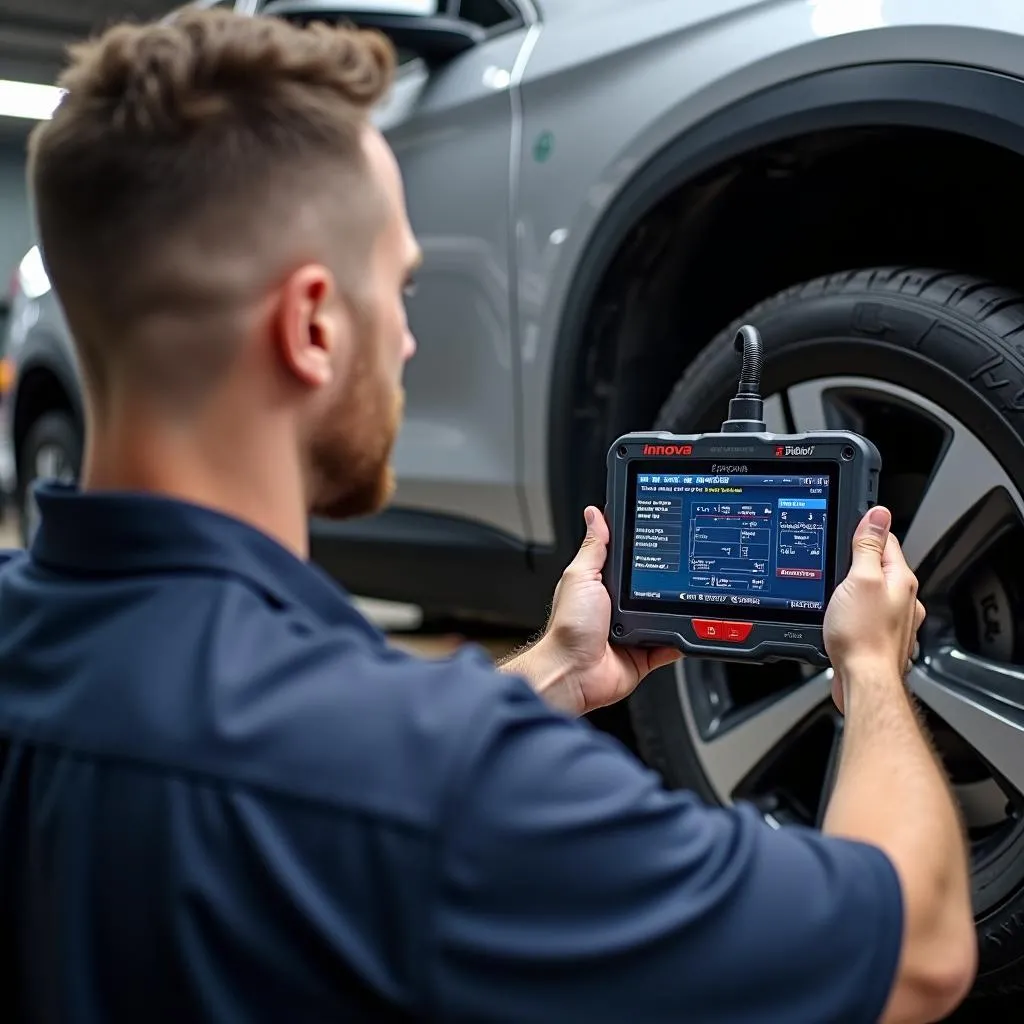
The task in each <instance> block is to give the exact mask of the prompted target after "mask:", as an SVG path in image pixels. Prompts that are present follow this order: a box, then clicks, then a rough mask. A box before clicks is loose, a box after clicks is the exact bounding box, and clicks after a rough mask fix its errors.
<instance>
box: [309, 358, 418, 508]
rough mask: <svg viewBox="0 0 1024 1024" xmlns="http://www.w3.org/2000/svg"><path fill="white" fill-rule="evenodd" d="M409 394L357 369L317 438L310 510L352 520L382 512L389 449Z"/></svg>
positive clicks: (389, 479) (389, 483)
mask: <svg viewBox="0 0 1024 1024" xmlns="http://www.w3.org/2000/svg"><path fill="white" fill-rule="evenodd" d="M404 406H405V393H404V391H403V390H402V389H401V388H397V389H394V388H390V387H384V386H382V385H381V384H380V383H379V382H378V380H377V379H375V378H374V377H373V376H372V374H370V373H355V374H353V375H352V377H351V378H350V379H349V381H348V384H347V387H346V388H345V389H344V391H343V393H342V394H341V395H340V396H339V398H338V400H337V401H336V402H334V403H332V406H331V409H330V410H328V413H327V415H326V416H325V417H324V419H323V421H322V422H321V424H320V426H319V429H318V430H317V432H316V436H315V437H314V438H313V443H312V448H311V452H310V457H311V468H312V473H311V480H310V485H311V486H310V512H311V513H312V514H313V515H315V516H322V517H324V518H326V519H350V518H354V517H356V516H366V515H371V514H372V513H374V512H379V511H380V510H381V509H382V508H384V507H385V506H386V505H387V504H388V502H389V501H390V500H391V496H392V495H393V493H394V490H395V473H394V469H393V468H392V466H391V452H392V449H393V448H394V445H395V440H396V438H397V437H398V431H399V429H400V427H401V424H402V413H403V410H404Z"/></svg>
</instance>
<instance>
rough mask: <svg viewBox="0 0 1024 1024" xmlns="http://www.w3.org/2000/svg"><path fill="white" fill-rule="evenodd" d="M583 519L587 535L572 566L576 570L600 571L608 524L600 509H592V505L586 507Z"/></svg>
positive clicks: (602, 563) (605, 550) (605, 552)
mask: <svg viewBox="0 0 1024 1024" xmlns="http://www.w3.org/2000/svg"><path fill="white" fill-rule="evenodd" d="M583 518H584V520H585V521H586V524H587V533H586V536H585V537H584V538H583V543H582V544H581V545H580V549H579V551H577V552H576V557H575V558H574V559H573V564H574V565H575V566H576V567H577V568H583V569H600V568H602V567H603V566H604V560H605V557H606V555H607V544H608V523H607V522H606V521H605V518H604V516H603V515H602V514H601V511H600V509H597V508H594V506H593V505H590V506H588V507H587V509H586V511H585V512H584V513H583Z"/></svg>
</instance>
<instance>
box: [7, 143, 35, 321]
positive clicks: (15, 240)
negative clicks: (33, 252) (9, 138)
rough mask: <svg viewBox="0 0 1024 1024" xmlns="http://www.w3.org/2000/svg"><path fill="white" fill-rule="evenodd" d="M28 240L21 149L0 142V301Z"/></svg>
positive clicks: (29, 230)
mask: <svg viewBox="0 0 1024 1024" xmlns="http://www.w3.org/2000/svg"><path fill="white" fill-rule="evenodd" d="M31 244H32V230H31V219H30V217H29V209H28V195H27V191H26V188H25V149H24V146H22V145H13V144H3V145H0V301H3V299H4V298H5V297H6V295H7V284H8V282H9V281H10V279H11V273H12V272H13V270H14V268H15V267H16V266H17V265H18V263H19V262H20V260H21V258H22V256H24V255H25V250H26V249H28V247H29V246H30V245H31Z"/></svg>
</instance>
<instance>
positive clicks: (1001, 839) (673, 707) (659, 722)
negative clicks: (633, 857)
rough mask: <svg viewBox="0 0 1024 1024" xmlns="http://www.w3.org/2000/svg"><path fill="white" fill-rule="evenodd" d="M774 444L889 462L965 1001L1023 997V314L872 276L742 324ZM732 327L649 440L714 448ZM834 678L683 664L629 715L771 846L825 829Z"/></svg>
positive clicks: (672, 776)
mask: <svg viewBox="0 0 1024 1024" xmlns="http://www.w3.org/2000/svg"><path fill="white" fill-rule="evenodd" d="M742 322H749V323H752V324H754V325H756V326H757V327H758V328H759V329H760V330H761V332H762V335H763V338H764V344H765V365H764V373H763V393H764V395H765V397H766V398H767V401H766V418H767V420H768V426H769V429H770V430H772V431H778V432H793V431H804V430H816V429H821V428H824V427H829V428H847V429H851V430H855V431H857V432H860V433H862V434H864V435H866V436H867V437H869V438H871V440H873V441H874V442H875V444H876V445H878V447H879V449H880V451H881V453H882V459H883V469H882V478H881V481H880V493H879V501H880V503H882V504H885V505H887V506H889V507H890V508H891V509H892V511H893V516H894V529H895V532H896V533H897V535H898V536H899V537H900V539H901V541H902V542H903V546H904V551H905V553H906V555H907V558H908V560H909V561H910V563H911V565H912V566H913V568H914V569H915V571H916V572H917V573H918V577H919V580H920V592H921V596H922V599H923V600H924V602H925V604H926V606H927V608H928V620H927V623H926V628H925V630H923V631H922V636H921V656H920V658H919V660H918V661H917V663H916V664H915V665H914V667H913V670H912V672H911V676H910V683H911V685H912V687H913V690H914V692H915V693H916V695H917V698H918V700H919V702H920V704H921V706H922V708H923V710H924V713H925V715H926V718H927V721H928V725H929V727H930V729H931V731H932V734H933V736H934V738H935V742H936V745H937V747H938V749H939V752H940V753H941V756H942V758H943V761H944V763H945V765H946V768H947V770H948V772H949V774H950V777H951V779H952V782H953V785H954V787H955V790H956V794H957V796H958V798H959V801H960V804H961V806H962V809H963V814H964V819H965V822H966V826H967V829H968V832H969V837H970V844H971V865H972V875H973V899H974V908H975V913H976V919H977V923H978V935H979V944H980V972H979V982H978V987H977V992H979V993H982V992H997V991H998V992H1005V991H1011V990H1014V989H1021V988H1024V495H1022V491H1024V295H1022V294H1020V293H1018V292H1014V291H1010V290H1008V289H1005V288H1001V287H998V286H995V285H992V284H989V283H986V282H983V281H980V280H976V279H975V278H972V277H967V276H964V275H962V274H953V273H948V272H941V271H931V270H921V269H917V270H914V269H905V268H903V269H891V268H890V269H875V270H863V271H854V272H849V273H843V274H837V275H833V276H830V277H826V278H821V279H818V280H815V281H812V282H810V283H808V284H804V285H800V286H798V287H795V288H791V289H789V290H787V291H785V292H783V293H782V294H780V295H778V296H776V297H775V298H773V299H770V300H769V301H767V302H765V303H762V304H761V305H759V306H757V307H755V308H754V309H752V310H751V311H749V312H748V313H747V314H746V315H745V316H744V317H743V318H742ZM737 326H738V324H736V325H732V326H730V327H729V328H728V329H727V330H725V331H723V332H722V333H721V335H719V336H718V337H717V338H716V339H715V340H714V341H713V342H712V343H711V344H710V345H709V346H708V348H707V349H706V350H705V351H704V352H702V353H701V354H700V355H699V356H698V358H697V359H696V360H695V361H694V362H693V364H692V365H691V367H690V369H689V370H688V372H687V373H686V375H685V376H684V377H683V379H682V380H681V381H680V382H679V383H678V385H677V387H676V388H675V390H674V391H673V393H672V394H671V396H670V397H669V399H668V401H667V402H666V404H665V406H664V408H663V409H662V412H661V415H660V417H659V422H658V424H657V426H658V428H659V429H665V430H672V431H675V432H679V433H692V432H696V431H704V430H717V429H718V426H719V424H720V423H721V420H722V419H723V416H724V414H725V410H726V405H727V401H728V399H729V397H730V396H731V395H732V394H733V393H734V391H735V386H736V379H737V370H738V365H737V356H736V354H735V352H734V350H733V348H732V339H733V336H734V335H735V331H736V327H737ZM830 675H831V673H830V672H826V673H815V672H812V671H811V670H809V669H806V668H803V667H801V666H799V665H796V664H795V663H779V664H775V665H769V666H763V667H756V666H743V665H736V664H726V663H723V662H713V661H704V660H685V661H683V662H680V663H677V664H676V665H674V666H671V667H670V668H668V669H664V670H661V671H660V672H658V673H655V674H654V675H652V676H651V677H650V679H649V680H647V681H646V682H645V683H644V684H643V685H642V686H641V687H640V688H639V689H638V690H637V692H636V694H635V695H634V697H633V698H632V700H631V702H630V711H631V714H632V716H633V724H634V728H635V732H636V735H637V742H638V745H639V748H640V750H641V753H642V754H643V756H644V757H645V758H646V759H647V761H648V762H649V763H650V764H651V765H652V766H654V767H655V768H657V769H658V770H659V771H660V772H661V773H662V775H663V776H664V778H665V779H666V782H667V783H668V784H669V785H671V786H674V787H687V788H690V789H693V790H696V791H697V792H699V793H700V794H701V795H702V796H703V797H704V798H706V799H707V800H709V801H712V802H716V803H719V804H729V803H732V802H735V801H738V800H744V801H750V802H752V803H753V804H755V805H756V806H757V807H758V808H759V810H760V812H761V813H762V814H763V815H764V818H765V820H766V821H767V822H768V823H769V824H771V825H773V826H777V827H784V826H786V825H789V824H801V825H812V826H813V825H817V824H819V823H820V821H821V817H822V813H823V810H824V804H825V798H824V794H825V793H826V791H827V780H828V779H829V778H830V776H831V773H832V771H833V767H834V764H835V759H836V755H837V748H838V740H839V738H840V736H841V729H842V721H841V719H840V718H839V716H838V715H837V713H836V711H835V708H834V707H833V705H832V703H831V701H830V699H829V684H830Z"/></svg>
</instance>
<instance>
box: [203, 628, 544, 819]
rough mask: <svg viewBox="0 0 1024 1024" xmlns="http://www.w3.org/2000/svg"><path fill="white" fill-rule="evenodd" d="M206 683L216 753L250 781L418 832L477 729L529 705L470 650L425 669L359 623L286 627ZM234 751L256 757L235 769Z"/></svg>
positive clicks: (521, 686)
mask: <svg viewBox="0 0 1024 1024" xmlns="http://www.w3.org/2000/svg"><path fill="white" fill-rule="evenodd" d="M261 648H262V650H261ZM210 682H211V688H212V692H213V693H214V694H216V699H217V712H216V714H217V720H216V722H215V723H214V729H215V732H216V734H217V735H218V736H221V737H230V741H229V742H228V743H227V744H226V745H224V746H223V747H222V750H223V753H224V754H225V755H226V756H227V757H228V758H229V762H234V763H235V765H236V767H242V768H243V769H244V772H245V774H246V777H247V779H248V780H249V781H252V782H256V783H259V784H262V785H265V786H266V787H268V788H269V789H273V790H276V791H278V792H282V793H283V792H287V793H292V794H294V795H295V796H300V797H302V798H304V799H309V800H314V801H316V802H319V803H322V804H326V805H330V806H334V807H337V808H338V809H346V810H349V811H353V812H357V813H362V814H367V815H371V816H381V817H387V818H390V819H393V820H395V821H397V822H399V823H405V824H407V825H410V826H423V827H429V826H430V825H431V824H432V822H433V818H434V814H435V811H436V809H437V807H438V804H439V802H440V801H442V800H443V798H444V791H445V789H446V788H447V786H448V785H449V783H450V780H451V779H452V777H453V776H454V775H455V774H457V772H458V770H459V765H460V763H461V761H462V759H463V757H464V754H465V750H466V746H467V744H468V743H469V741H470V738H471V737H472V736H473V735H474V733H475V732H476V731H477V727H478V724H479V723H481V722H484V721H486V720H488V719H490V718H491V717H493V715H494V714H495V713H496V712H497V710H498V709H500V707H502V706H503V705H504V704H506V703H507V702H508V701H510V700H512V701H515V700H519V699H523V698H524V696H525V698H526V699H531V698H532V697H533V695H532V692H531V691H529V688H528V687H527V686H526V684H525V683H523V682H522V681H521V680H518V679H515V678H513V677H511V676H508V675H505V674H503V673H499V672H498V671H497V670H496V669H495V668H494V667H493V665H492V664H491V663H490V661H489V659H488V658H487V657H486V655H485V654H484V653H483V652H482V651H480V650H478V649H477V648H475V647H467V648H464V649H462V650H460V651H458V652H457V653H456V654H454V655H453V656H450V657H447V658H439V659H428V658H423V657H419V656H416V655H414V654H411V653H408V652H406V651H403V650H401V649H398V648H396V647H393V646H391V645H390V644H388V643H387V642H386V641H384V640H383V639H382V638H381V637H379V635H375V634H373V633H372V632H370V631H368V630H365V629H363V628H360V624H359V623H358V622H353V623H349V624H339V625H337V626H334V627H330V628H322V629H316V630H315V631H312V632H310V631H308V630H307V629H306V628H303V626H302V624H297V623H295V622H290V621H289V620H288V617H283V618H282V619H278V620H272V619H271V620H268V621H267V622H266V623H265V625H264V628H263V631H262V633H261V636H260V640H259V642H258V643H256V644H253V645H252V646H250V649H249V650H248V651H247V653H246V655H245V656H244V657H243V658H242V659H241V663H240V664H236V665H233V666H230V667H229V666H228V665H226V664H225V665H224V666H223V667H222V669H221V670H220V671H217V672H216V673H215V675H214V676H213V678H211V680H210ZM243 737H244V741H243V742H241V743H239V740H240V739H242V738H243ZM239 750H247V751H252V752H254V754H255V755H256V756H254V757H252V758H251V759H250V758H245V759H244V764H243V765H241V766H239V765H238V762H237V761H236V757H237V751H239Z"/></svg>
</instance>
